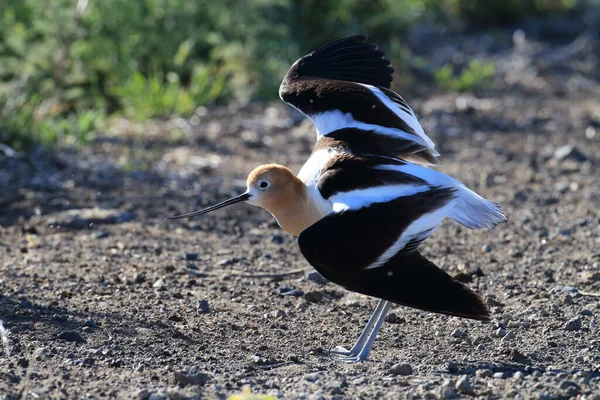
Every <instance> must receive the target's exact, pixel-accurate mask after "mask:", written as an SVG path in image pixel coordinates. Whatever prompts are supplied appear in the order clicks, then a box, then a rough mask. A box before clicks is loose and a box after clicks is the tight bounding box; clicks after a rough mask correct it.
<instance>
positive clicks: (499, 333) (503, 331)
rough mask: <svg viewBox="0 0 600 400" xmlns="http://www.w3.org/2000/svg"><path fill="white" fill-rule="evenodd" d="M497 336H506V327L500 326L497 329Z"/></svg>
mask: <svg viewBox="0 0 600 400" xmlns="http://www.w3.org/2000/svg"><path fill="white" fill-rule="evenodd" d="M496 336H498V337H504V336H506V329H504V328H503V327H500V328H498V330H497V331H496Z"/></svg>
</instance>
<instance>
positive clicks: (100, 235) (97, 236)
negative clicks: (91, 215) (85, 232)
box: [94, 231, 110, 239]
mask: <svg viewBox="0 0 600 400" xmlns="http://www.w3.org/2000/svg"><path fill="white" fill-rule="evenodd" d="M109 236H110V232H106V231H104V232H96V233H95V234H94V239H106V238H107V237H109Z"/></svg>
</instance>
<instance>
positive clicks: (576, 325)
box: [564, 317, 581, 331]
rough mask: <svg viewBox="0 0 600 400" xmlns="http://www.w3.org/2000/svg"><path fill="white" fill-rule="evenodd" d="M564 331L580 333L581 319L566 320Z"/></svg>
mask: <svg viewBox="0 0 600 400" xmlns="http://www.w3.org/2000/svg"><path fill="white" fill-rule="evenodd" d="M564 329H565V330H566V331H580V330H581V318H580V317H575V318H572V319H570V320H568V321H567V322H566V323H565V326H564Z"/></svg>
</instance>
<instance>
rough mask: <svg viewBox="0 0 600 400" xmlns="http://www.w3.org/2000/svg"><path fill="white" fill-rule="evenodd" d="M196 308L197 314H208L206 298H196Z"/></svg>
mask: <svg viewBox="0 0 600 400" xmlns="http://www.w3.org/2000/svg"><path fill="white" fill-rule="evenodd" d="M196 310H197V311H198V314H208V313H209V312H210V306H209V304H208V300H204V299H203V300H198V304H196Z"/></svg>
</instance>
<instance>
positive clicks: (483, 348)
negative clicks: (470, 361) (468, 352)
mask: <svg viewBox="0 0 600 400" xmlns="http://www.w3.org/2000/svg"><path fill="white" fill-rule="evenodd" d="M475 349H476V350H477V351H484V350H485V346H484V345H483V344H481V343H479V344H478V345H477V347H476V348H475Z"/></svg>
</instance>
